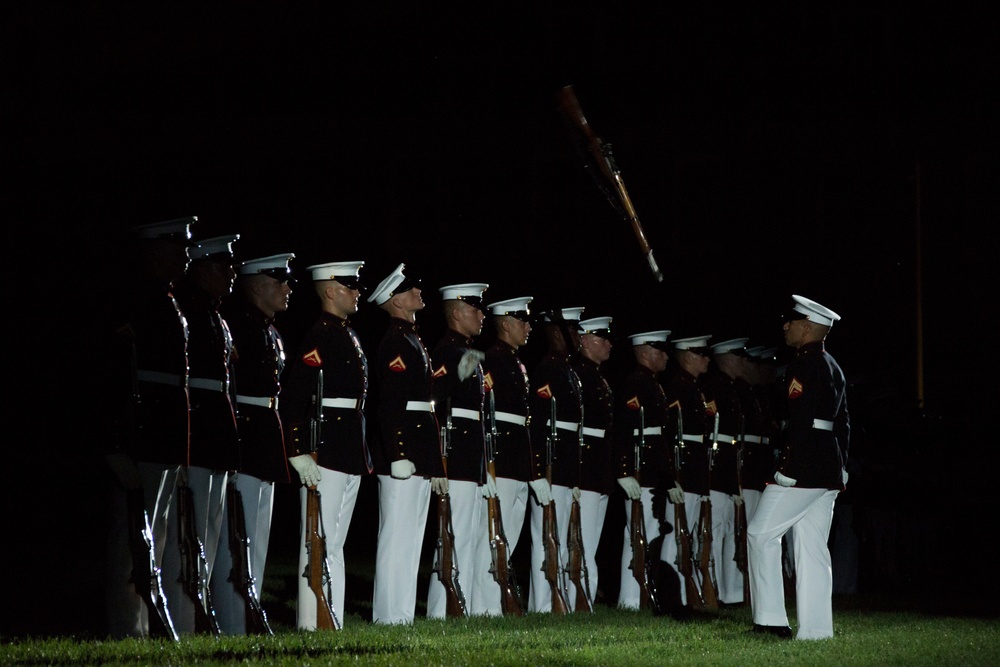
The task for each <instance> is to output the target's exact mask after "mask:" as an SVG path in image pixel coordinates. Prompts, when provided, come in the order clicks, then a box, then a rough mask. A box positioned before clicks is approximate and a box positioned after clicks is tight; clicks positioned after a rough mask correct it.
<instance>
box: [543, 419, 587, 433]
mask: <svg viewBox="0 0 1000 667" xmlns="http://www.w3.org/2000/svg"><path fill="white" fill-rule="evenodd" d="M550 424H552V420H551V419H550V420H548V421H547V422H545V425H546V426H548V425H550ZM556 428H561V429H562V430H564V431H573V432H574V433H575V432H577V431H579V430H580V425H579V424H577V423H576V422H562V421H559V420H558V419H557V420H556Z"/></svg>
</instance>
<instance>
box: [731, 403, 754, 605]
mask: <svg viewBox="0 0 1000 667" xmlns="http://www.w3.org/2000/svg"><path fill="white" fill-rule="evenodd" d="M745 444H746V420H745V417H744V416H742V415H741V416H740V434H739V442H737V443H736V487H737V488H738V489H739V495H740V498H741V499H742V498H743V448H744V446H745ZM733 539H734V541H735V542H736V554H735V555H734V556H733V560H735V561H736V569H738V570H739V571H740V574H742V575H743V602H744V604H749V603H750V570H749V568H748V567H747V507H746V503H745V502H739V503H737V504H736V515H735V519H734V521H733Z"/></svg>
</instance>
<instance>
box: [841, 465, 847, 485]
mask: <svg viewBox="0 0 1000 667" xmlns="http://www.w3.org/2000/svg"><path fill="white" fill-rule="evenodd" d="M840 479H841V480H842V481H843V482H844V486H847V468H842V469H841V470H840Z"/></svg>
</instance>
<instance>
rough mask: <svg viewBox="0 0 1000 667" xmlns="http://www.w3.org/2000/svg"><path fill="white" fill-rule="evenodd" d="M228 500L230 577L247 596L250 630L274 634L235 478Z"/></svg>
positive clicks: (227, 493) (239, 591)
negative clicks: (254, 566)
mask: <svg viewBox="0 0 1000 667" xmlns="http://www.w3.org/2000/svg"><path fill="white" fill-rule="evenodd" d="M226 502H227V503H228V505H229V526H228V528H229V551H230V553H231V554H232V558H233V569H232V571H230V573H229V581H230V582H232V584H233V585H234V586H235V587H236V591H237V592H238V593H239V595H240V597H241V598H243V605H244V608H245V611H246V632H247V633H248V634H255V635H273V634H274V631H273V630H271V626H270V624H269V623H268V622H267V614H265V613H264V608H263V607H262V606H261V604H260V600H259V599H258V597H257V585H256V583H255V581H254V577H253V572H252V570H251V566H250V536H249V535H247V523H246V516H245V514H244V511H243V494H242V493H240V491H239V489H237V488H236V483H235V482H233V481H230V482H229V485H228V487H227V488H226Z"/></svg>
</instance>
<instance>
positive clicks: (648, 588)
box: [629, 407, 659, 613]
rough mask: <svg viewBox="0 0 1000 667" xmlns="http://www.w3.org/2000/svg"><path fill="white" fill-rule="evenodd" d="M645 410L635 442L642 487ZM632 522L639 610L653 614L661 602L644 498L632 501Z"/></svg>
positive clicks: (633, 573)
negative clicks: (652, 569)
mask: <svg viewBox="0 0 1000 667" xmlns="http://www.w3.org/2000/svg"><path fill="white" fill-rule="evenodd" d="M645 410H646V409H645V408H644V407H640V408H639V435H638V436H637V437H636V440H635V459H634V466H635V479H636V481H638V482H639V486H640V488H641V487H642V478H641V476H640V475H641V470H642V449H643V447H644V446H645V444H646V436H645V433H643V431H645V428H646V415H645ZM631 515H632V516H631V521H630V522H629V539H630V540H631V544H632V562H631V564H629V567H630V568H631V569H632V578H633V579H635V581H636V583H637V584H639V609H652V610H653V613H658V611H659V600H658V599H657V596H656V589H655V588H654V586H653V579H652V577H650V575H649V561H648V558H647V556H648V554H647V553H646V547H647V546H648V544H647V541H646V515H645V512H643V509H642V497H641V496H640V497H639V498H633V499H632V511H631Z"/></svg>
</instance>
